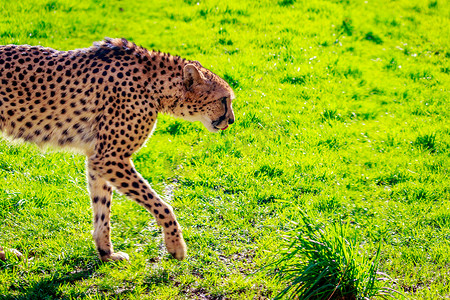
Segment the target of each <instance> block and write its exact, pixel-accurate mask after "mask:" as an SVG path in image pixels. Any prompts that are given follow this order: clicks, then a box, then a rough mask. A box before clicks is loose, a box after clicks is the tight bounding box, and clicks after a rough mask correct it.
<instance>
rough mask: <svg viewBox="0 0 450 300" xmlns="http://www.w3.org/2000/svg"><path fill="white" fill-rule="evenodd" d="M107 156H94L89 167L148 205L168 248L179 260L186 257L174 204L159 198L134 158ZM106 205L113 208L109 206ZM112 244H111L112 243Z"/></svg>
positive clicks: (144, 205)
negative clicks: (141, 173)
mask: <svg viewBox="0 0 450 300" xmlns="http://www.w3.org/2000/svg"><path fill="white" fill-rule="evenodd" d="M105 156H106V155H105ZM105 156H101V157H98V156H96V155H94V156H91V157H90V158H89V162H88V165H89V166H88V167H89V170H92V171H93V172H95V173H97V174H101V176H102V177H103V178H104V179H105V180H107V181H108V182H110V183H111V184H112V185H113V186H114V187H115V188H117V189H118V190H119V191H120V192H121V193H122V194H125V195H127V196H128V197H130V198H132V199H133V200H135V201H136V202H137V203H139V204H140V205H142V206H143V207H145V208H146V209H147V210H148V211H149V212H150V213H151V214H152V215H153V216H154V217H155V219H156V221H157V223H158V225H160V226H162V227H163V231H164V242H165V244H166V247H167V251H168V252H169V253H170V254H171V255H172V256H173V257H175V258H176V259H179V260H182V259H184V258H185V257H186V243H185V242H184V239H183V234H182V233H181V228H180V225H179V224H178V222H177V219H176V217H175V214H174V213H173V210H172V207H171V206H170V205H169V204H167V203H166V202H164V201H163V200H161V199H160V198H159V196H158V195H157V194H156V192H155V191H153V189H152V188H151V187H150V185H149V184H148V183H147V181H146V180H145V179H144V178H143V177H142V176H141V175H140V174H139V173H138V172H137V171H136V169H135V168H134V166H133V163H132V162H131V160H130V159H124V160H121V161H117V160H113V159H111V158H108V159H107V158H105ZM107 203H108V202H107ZM106 208H108V211H109V206H108V205H106ZM99 222H100V221H99ZM100 226H101V224H100ZM108 226H109V224H108ZM108 228H109V227H108ZM108 238H109V237H108ZM109 245H111V243H110V242H109ZM111 247H112V246H111ZM111 251H112V248H111Z"/></svg>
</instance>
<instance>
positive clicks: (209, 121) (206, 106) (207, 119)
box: [180, 61, 234, 132]
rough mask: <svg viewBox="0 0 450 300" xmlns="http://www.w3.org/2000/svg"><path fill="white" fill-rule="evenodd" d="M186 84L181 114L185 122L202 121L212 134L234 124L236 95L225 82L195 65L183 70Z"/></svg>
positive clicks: (187, 65) (187, 66)
mask: <svg viewBox="0 0 450 300" xmlns="http://www.w3.org/2000/svg"><path fill="white" fill-rule="evenodd" d="M183 83H184V87H185V93H184V101H183V105H182V107H180V110H181V112H182V114H181V115H183V118H184V119H186V120H189V121H200V122H202V123H203V125H204V126H205V127H206V128H207V129H208V130H209V131H211V132H217V131H219V129H222V130H225V129H226V128H227V127H228V125H229V124H233V123H234V112H233V108H232V103H231V101H232V100H233V99H234V93H233V90H232V89H231V87H230V86H229V85H228V83H226V82H225V80H223V79H222V78H220V77H219V76H217V75H216V74H214V73H212V72H211V71H209V70H207V69H205V68H203V67H202V66H201V65H200V63H199V62H196V61H194V62H190V63H188V64H186V65H185V66H184V69H183Z"/></svg>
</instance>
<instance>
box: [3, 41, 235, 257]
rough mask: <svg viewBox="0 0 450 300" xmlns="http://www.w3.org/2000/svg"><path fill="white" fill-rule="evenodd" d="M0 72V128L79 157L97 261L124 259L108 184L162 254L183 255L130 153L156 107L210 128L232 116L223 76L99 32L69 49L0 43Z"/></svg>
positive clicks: (177, 232)
mask: <svg viewBox="0 0 450 300" xmlns="http://www.w3.org/2000/svg"><path fill="white" fill-rule="evenodd" d="M0 80H1V83H0V131H2V132H3V133H4V134H5V135H7V136H10V137H13V138H17V139H22V140H25V141H30V142H33V143H36V144H38V145H47V144H51V145H56V146H59V147H71V148H75V149H78V150H80V151H81V152H83V153H84V154H85V155H86V156H87V160H86V166H87V179H88V188H89V192H90V197H91V202H92V208H93V219H94V220H93V221H94V232H93V237H94V241H95V244H96V246H97V250H98V253H99V257H100V259H101V260H103V261H107V260H122V259H128V256H127V254H125V253H122V252H114V250H113V246H112V244H111V239H110V209H111V201H112V188H115V189H117V190H118V191H119V192H121V193H123V194H125V195H127V196H128V197H130V198H132V199H133V200H135V201H136V202H137V203H139V204H140V205H142V206H143V207H145V208H146V209H147V210H148V211H149V212H151V213H152V214H153V216H154V217H155V218H156V220H157V223H158V224H159V225H161V226H162V228H163V232H164V240H165V243H166V247H167V249H168V251H169V253H171V254H172V255H173V256H174V257H175V258H177V259H183V258H184V257H185V255H186V245H185V242H184V240H183V235H182V232H181V228H180V225H179V223H178V221H177V220H176V217H175V215H174V213H173V210H172V207H171V206H170V205H169V204H167V203H165V202H164V201H163V200H162V199H161V198H160V197H159V196H158V195H157V194H156V193H155V191H154V190H153V189H152V188H151V187H150V185H149V184H148V183H147V181H145V179H144V178H142V176H141V175H140V174H139V173H138V172H137V171H136V169H135V168H134V166H133V163H132V161H131V155H132V154H133V153H134V152H136V151H137V150H138V149H139V148H140V147H141V146H142V145H143V143H144V142H145V140H146V139H147V137H148V136H149V135H150V134H151V132H152V131H153V130H154V128H155V125H156V118H157V115H158V113H168V114H171V115H174V116H176V117H181V118H184V119H186V120H189V121H201V122H202V123H203V124H204V125H205V126H206V127H207V128H208V129H209V130H210V131H212V132H216V131H218V130H219V129H225V128H226V127H227V126H228V124H232V123H233V122H234V114H233V109H232V106H231V101H232V100H233V98H234V94H233V91H232V89H231V88H230V86H229V85H228V84H227V83H226V82H225V81H224V80H223V79H221V78H220V77H219V76H217V75H215V74H214V73H212V72H211V71H209V70H207V69H205V68H203V67H202V66H201V65H200V63H199V62H196V61H187V60H184V59H181V58H179V57H177V56H171V55H170V54H164V53H160V52H154V51H148V50H146V49H144V48H142V47H138V46H136V45H135V44H134V43H131V42H129V41H127V40H125V39H109V38H107V39H105V40H104V41H101V42H98V43H94V45H93V46H92V47H89V48H86V49H77V50H72V51H57V50H54V49H51V48H43V47H40V46H28V45H19V46H18V45H7V46H0ZM0 250H1V248H0ZM0 252H1V251H0ZM0 258H1V257H0Z"/></svg>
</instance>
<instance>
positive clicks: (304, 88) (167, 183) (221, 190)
mask: <svg viewBox="0 0 450 300" xmlns="http://www.w3.org/2000/svg"><path fill="white" fill-rule="evenodd" d="M0 10H1V14H2V18H0V44H9V43H14V44H32V45H37V44H41V45H44V46H48V47H53V48H56V49H60V50H68V49H73V48H83V47H88V46H90V45H91V44H92V42H93V41H96V40H101V39H103V38H104V37H105V36H109V37H125V38H127V39H129V40H131V41H133V42H136V43H137V44H138V45H142V46H144V47H146V48H150V49H152V48H153V49H158V50H161V51H163V52H170V53H172V54H177V55H180V56H182V57H185V58H188V59H195V60H198V61H200V62H201V63H202V64H203V65H204V66H205V67H207V68H210V69H211V70H212V71H213V72H215V73H217V74H218V75H220V76H222V77H224V78H225V79H226V80H227V81H228V82H229V83H230V85H231V86H232V87H233V88H234V90H235V93H236V100H235V102H234V104H233V107H234V109H235V114H236V123H235V124H233V125H232V126H230V128H229V129H228V130H226V131H223V132H220V133H219V134H211V133H209V132H207V130H206V129H205V128H203V127H202V125H201V124H197V123H188V122H185V121H182V120H178V119H174V118H172V117H170V116H159V118H158V127H157V130H156V132H155V133H154V136H153V137H152V138H151V139H150V140H149V141H148V142H147V145H146V146H145V147H144V148H143V149H141V150H140V152H139V153H137V154H136V155H135V156H134V162H135V165H136V167H137V169H138V170H139V171H140V172H141V173H142V175H143V176H144V177H145V178H146V179H147V180H148V181H149V182H150V183H151V184H152V186H153V187H154V188H155V189H156V190H157V191H158V192H159V193H160V194H161V195H164V197H165V198H166V199H167V200H168V201H169V202H170V203H171V205H172V206H173V207H174V208H175V212H176V214H177V217H178V220H179V222H180V223H181V226H182V227H183V230H184V231H183V233H184V236H185V238H186V242H187V245H188V251H189V253H188V257H187V259H186V260H184V261H182V262H179V261H175V260H173V259H171V258H170V256H169V254H168V253H167V252H166V250H165V248H164V245H163V241H162V238H161V234H160V229H159V228H158V227H157V226H156V224H155V222H154V221H153V219H152V218H151V216H150V215H149V214H148V213H147V212H146V211H145V210H144V209H142V208H141V207H140V206H138V205H137V204H135V203H133V202H132V201H130V200H128V199H126V198H125V197H124V196H121V195H118V194H115V195H114V204H113V207H112V240H113V243H114V245H115V249H116V250H118V251H125V252H127V253H128V254H130V258H131V261H130V262H122V263H107V264H102V263H101V262H100V261H99V259H98V258H97V256H96V250H95V247H94V243H93V241H92V238H91V230H92V224H91V219H92V216H91V210H90V202H89V199H88V194H87V191H86V181H85V178H84V176H85V171H84V157H83V156H81V155H78V154H74V153H68V152H57V151H54V150H52V149H49V150H45V151H42V150H41V149H38V148H37V147H35V146H32V145H23V144H17V143H11V142H10V141H8V140H5V139H2V140H0V245H2V246H5V247H10V248H16V249H18V250H20V251H21V252H22V253H24V254H25V256H26V257H27V258H28V259H25V260H22V261H15V260H11V261H9V262H8V263H1V262H0V299H76V298H77V299H78V298H89V299H104V298H117V299H266V298H273V297H274V296H275V295H276V294H277V293H278V292H280V291H281V290H282V289H283V288H284V286H285V283H283V282H278V281H277V280H275V279H274V278H273V277H272V276H268V275H267V274H266V273H265V272H264V271H259V270H260V269H261V268H262V267H263V266H265V265H266V264H268V263H269V262H270V261H271V259H272V257H273V256H274V255H275V253H276V252H277V251H278V250H279V249H281V248H283V247H284V246H285V245H286V242H285V241H284V240H283V236H285V235H287V234H290V233H295V232H296V230H297V229H298V227H299V226H300V225H299V223H301V220H302V217H301V214H300V213H299V212H300V210H303V211H305V212H307V213H308V214H310V215H311V216H313V218H314V220H315V221H316V222H318V223H321V222H323V223H325V224H333V223H334V224H340V223H343V224H346V225H348V226H349V230H350V234H352V235H357V236H358V237H359V239H360V240H361V241H362V242H361V245H360V247H361V253H366V254H371V253H372V254H373V253H375V251H376V249H377V247H378V245H381V250H380V257H379V259H380V265H379V271H380V272H384V273H386V274H388V275H389V276H390V277H391V278H392V279H393V280H392V281H388V282H386V285H387V286H388V287H390V288H393V289H396V290H398V291H400V292H402V293H403V294H404V297H405V298H411V299H443V298H449V297H450V178H449V174H450V172H449V170H450V101H449V91H450V33H449V28H450V4H449V2H448V1H445V0H431V1H428V0H426V1H425V0H396V1H388V0H369V1H351V0H340V1H339V0H331V1H325V0H310V1H306V0H302V1H301V0H297V1H295V0H280V1H276V0H274V1H203V0H199V1H194V0H184V1H179V0H174V1H144V0H137V1H107V0H92V1H69V0H53V1H40V0H24V1H7V0H1V1H0ZM397 297H400V298H402V296H399V295H397Z"/></svg>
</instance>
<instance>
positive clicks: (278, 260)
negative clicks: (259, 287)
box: [266, 211, 396, 300]
mask: <svg viewBox="0 0 450 300" xmlns="http://www.w3.org/2000/svg"><path fill="white" fill-rule="evenodd" d="M301 214H302V221H303V223H304V226H302V227H300V229H299V230H298V231H296V232H295V233H293V234H291V235H289V236H288V237H287V238H286V242H287V247H286V248H284V249H283V250H281V251H280V252H279V253H278V255H276V256H275V258H274V260H273V261H272V262H271V263H270V264H269V265H268V266H266V268H267V269H268V270H269V273H270V274H272V275H274V276H275V277H276V278H277V279H278V280H280V281H282V282H286V283H287V287H286V288H285V289H284V290H282V291H281V292H280V293H279V294H278V295H277V296H276V297H275V298H274V299H284V298H288V299H328V300H330V299H340V300H344V299H345V300H346V299H349V300H350V299H373V298H376V297H379V298H383V299H387V298H389V297H390V298H394V297H393V292H396V291H395V290H392V289H390V288H387V287H384V286H383V280H386V278H388V276H387V275H386V274H384V273H380V272H378V264H379V253H380V246H378V249H377V251H376V253H374V254H373V255H367V254H365V253H362V249H361V247H360V245H361V240H360V238H358V237H356V236H355V237H354V238H353V239H348V238H347V236H348V235H349V233H348V230H349V228H348V226H346V225H342V224H339V225H337V224H332V225H330V226H328V227H327V228H326V227H325V226H324V225H323V224H316V225H314V222H313V221H312V219H311V218H310V217H309V216H308V215H307V214H306V213H305V212H303V211H301ZM380 276H383V278H379V277H380Z"/></svg>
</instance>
